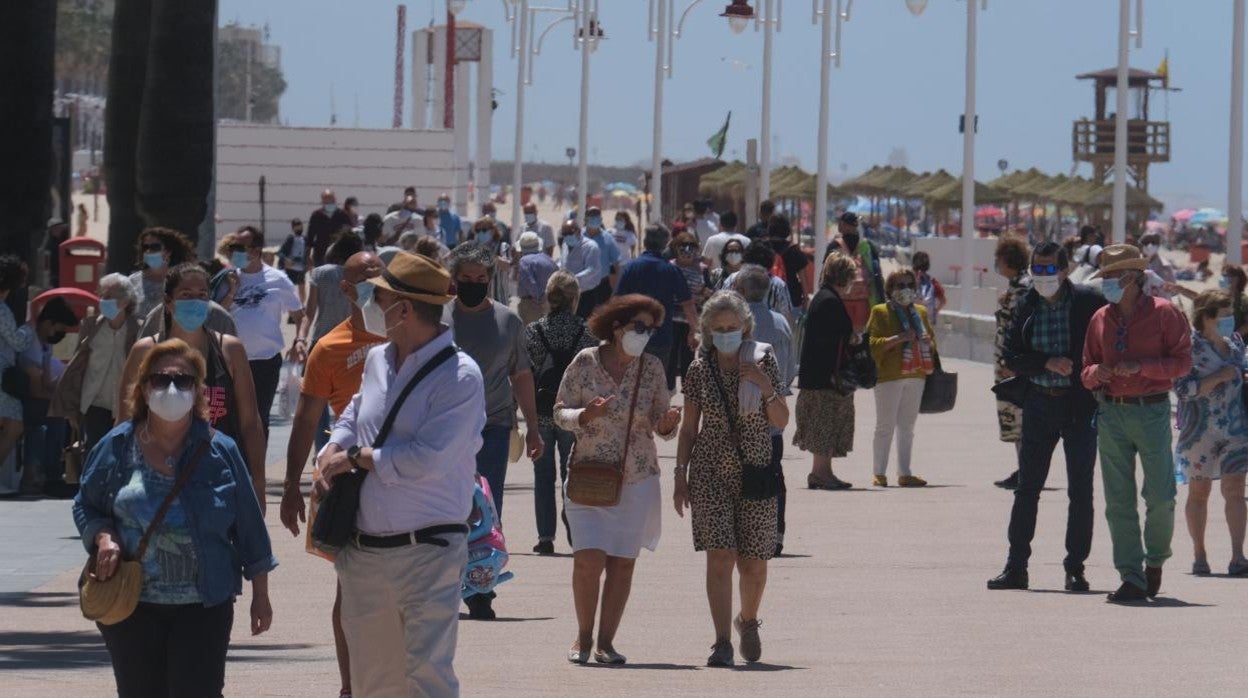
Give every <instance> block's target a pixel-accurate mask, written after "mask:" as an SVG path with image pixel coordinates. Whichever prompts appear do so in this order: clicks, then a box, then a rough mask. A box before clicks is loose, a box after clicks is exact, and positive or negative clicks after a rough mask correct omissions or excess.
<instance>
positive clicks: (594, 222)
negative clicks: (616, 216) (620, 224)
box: [585, 216, 602, 228]
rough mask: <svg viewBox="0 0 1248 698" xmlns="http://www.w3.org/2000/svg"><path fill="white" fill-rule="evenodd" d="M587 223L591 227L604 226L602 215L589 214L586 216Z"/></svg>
mask: <svg viewBox="0 0 1248 698" xmlns="http://www.w3.org/2000/svg"><path fill="white" fill-rule="evenodd" d="M585 225H587V226H589V227H591V228H601V227H602V216H588V217H586V218H585Z"/></svg>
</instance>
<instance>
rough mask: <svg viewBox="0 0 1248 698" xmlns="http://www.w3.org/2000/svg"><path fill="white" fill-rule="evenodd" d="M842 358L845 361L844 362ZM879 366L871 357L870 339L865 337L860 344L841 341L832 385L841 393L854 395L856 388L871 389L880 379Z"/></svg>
mask: <svg viewBox="0 0 1248 698" xmlns="http://www.w3.org/2000/svg"><path fill="white" fill-rule="evenodd" d="M842 359H844V361H843V362H842ZM879 378H880V372H879V368H878V367H877V366H876V365H875V359H873V358H872V357H871V351H870V349H869V339H868V338H867V337H863V338H862V341H861V342H859V343H858V344H848V343H846V342H842V343H841V351H840V353H839V354H838V355H837V361H836V374H835V375H834V376H832V386H833V388H834V389H835V390H836V392H838V393H840V394H841V395H853V394H854V391H855V390H870V389H872V388H874V387H875V384H876V383H877V382H878V381H879Z"/></svg>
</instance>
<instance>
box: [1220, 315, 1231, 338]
mask: <svg viewBox="0 0 1248 698" xmlns="http://www.w3.org/2000/svg"><path fill="white" fill-rule="evenodd" d="M1233 334H1235V316H1233V315H1227V316H1226V317H1220V318H1218V336H1219V337H1230V336H1231V335H1233Z"/></svg>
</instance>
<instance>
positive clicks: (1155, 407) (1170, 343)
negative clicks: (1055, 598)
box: [1080, 245, 1192, 603]
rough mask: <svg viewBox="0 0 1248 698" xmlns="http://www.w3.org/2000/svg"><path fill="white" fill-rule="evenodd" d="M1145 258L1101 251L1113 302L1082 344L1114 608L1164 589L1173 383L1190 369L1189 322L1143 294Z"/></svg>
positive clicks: (1123, 249)
mask: <svg viewBox="0 0 1248 698" xmlns="http://www.w3.org/2000/svg"><path fill="white" fill-rule="evenodd" d="M1147 267H1148V260H1146V259H1144V257H1143V255H1141V254H1140V251H1139V249H1137V248H1135V247H1133V246H1131V245H1110V246H1109V247H1106V248H1105V249H1104V251H1103V252H1101V257H1100V271H1099V272H1098V274H1099V275H1100V276H1102V277H1104V279H1105V282H1104V285H1103V287H1102V290H1103V293H1104V294H1105V299H1106V300H1107V301H1109V305H1107V306H1105V307H1103V308H1101V309H1100V310H1098V311H1096V314H1094V315H1093V316H1092V321H1091V322H1090V323H1089V324H1088V335H1087V340H1086V341H1085V342H1084V346H1083V371H1082V373H1081V376H1080V377H1081V379H1082V380H1083V384H1084V386H1086V387H1087V388H1088V389H1089V390H1091V391H1093V392H1094V393H1095V394H1096V396H1097V399H1098V400H1099V401H1100V403H1101V404H1100V409H1099V410H1098V413H1097V420H1098V425H1099V434H1098V438H1097V446H1098V450H1099V451H1100V456H1101V477H1102V481H1103V482H1104V485H1105V519H1106V521H1107V522H1108V523H1109V534H1110V537H1111V538H1112V539H1113V547H1114V567H1116V568H1118V573H1119V575H1121V577H1122V586H1120V587H1119V588H1118V590H1117V591H1115V592H1113V593H1111V594H1110V595H1109V600H1110V601H1112V602H1115V603H1127V602H1133V601H1144V600H1145V599H1146V598H1152V597H1155V596H1156V595H1157V591H1158V589H1160V588H1161V565H1162V563H1164V562H1165V561H1166V559H1167V558H1169V557H1170V538H1171V536H1172V534H1173V533H1174V497H1175V484H1174V455H1173V450H1172V449H1171V444H1170V387H1171V383H1172V381H1173V380H1174V379H1175V378H1178V377H1180V376H1183V375H1185V374H1186V373H1187V372H1188V371H1189V370H1191V367H1192V340H1191V335H1190V331H1191V329H1190V327H1189V326H1188V323H1187V318H1185V317H1183V313H1181V312H1180V311H1179V309H1178V308H1176V307H1174V306H1173V305H1171V304H1170V302H1169V301H1167V300H1164V299H1161V298H1153V297H1151V296H1149V295H1148V294H1146V293H1144V288H1143V286H1144V269H1145V268H1147ZM1136 454H1139V457H1140V467H1141V469H1142V470H1143V471H1144V488H1143V490H1142V492H1141V493H1142V495H1143V497H1144V531H1143V535H1144V537H1143V541H1142V542H1141V539H1140V521H1139V514H1138V512H1137V505H1136V495H1135V488H1136V484H1135V456H1136Z"/></svg>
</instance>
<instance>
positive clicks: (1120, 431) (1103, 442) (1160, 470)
mask: <svg viewBox="0 0 1248 698" xmlns="http://www.w3.org/2000/svg"><path fill="white" fill-rule="evenodd" d="M1098 425H1099V432H1098V437H1097V445H1098V448H1099V451H1100V454H1101V479H1102V481H1103V482H1104V484H1105V519H1106V521H1108V522H1109V535H1110V538H1111V540H1112V541H1113V544H1114V567H1116V568H1118V574H1119V575H1121V576H1122V580H1123V581H1124V582H1130V583H1132V584H1134V585H1136V586H1138V587H1140V588H1141V589H1144V588H1146V586H1147V584H1146V582H1145V579H1144V565H1147V566H1149V567H1161V565H1162V563H1164V562H1165V561H1166V559H1167V558H1169V557H1170V538H1171V537H1172V536H1173V534H1174V496H1175V484H1174V453H1173V451H1172V450H1171V447H1170V402H1169V401H1168V400H1167V401H1166V402H1159V403H1156V404H1152V405H1115V404H1110V403H1102V404H1101V407H1100V412H1099V414H1098ZM1137 454H1138V455H1139V457H1140V465H1141V469H1142V470H1143V471H1144V487H1143V488H1142V489H1140V494H1141V496H1143V497H1144V536H1143V540H1141V538H1140V516H1139V510H1138V508H1137V506H1136V497H1135V490H1136V483H1135V457H1136V455H1137Z"/></svg>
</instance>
